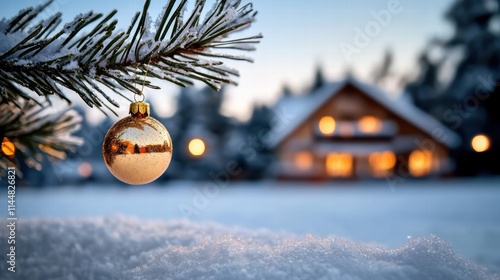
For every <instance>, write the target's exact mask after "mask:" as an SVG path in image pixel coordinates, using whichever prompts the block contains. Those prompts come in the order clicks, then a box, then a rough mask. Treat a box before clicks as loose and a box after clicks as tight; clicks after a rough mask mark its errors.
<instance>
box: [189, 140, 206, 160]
mask: <svg viewBox="0 0 500 280" xmlns="http://www.w3.org/2000/svg"><path fill="white" fill-rule="evenodd" d="M188 150H189V153H191V155H193V156H195V157H199V156H202V155H203V154H204V153H205V142H203V140H201V139H200V138H194V139H191V141H189V144H188Z"/></svg>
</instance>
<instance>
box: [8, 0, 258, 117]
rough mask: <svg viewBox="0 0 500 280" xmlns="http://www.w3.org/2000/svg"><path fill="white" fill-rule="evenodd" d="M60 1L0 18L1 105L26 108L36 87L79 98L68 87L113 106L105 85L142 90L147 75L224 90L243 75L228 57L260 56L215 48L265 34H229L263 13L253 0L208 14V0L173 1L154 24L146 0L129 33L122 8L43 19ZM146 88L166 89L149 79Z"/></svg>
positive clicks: (243, 45) (223, 3)
mask: <svg viewBox="0 0 500 280" xmlns="http://www.w3.org/2000/svg"><path fill="white" fill-rule="evenodd" d="M52 2H53V0H50V1H47V2H46V3H44V4H43V5H40V6H38V7H35V8H33V7H31V8H27V9H24V10H21V11H20V12H19V13H18V14H17V15H16V16H14V17H12V18H11V19H9V20H5V19H3V20H0V92H1V103H6V102H9V103H13V104H15V105H17V106H18V107H19V105H20V104H18V100H19V99H18V98H19V97H21V98H23V99H26V100H34V99H33V98H32V94H31V92H34V93H36V94H37V95H40V96H45V97H47V98H48V96H50V95H57V96H59V97H60V98H61V99H64V100H66V101H67V102H68V103H71V100H70V99H69V98H68V97H67V96H66V95H65V93H64V91H63V88H66V89H69V90H71V91H74V92H76V93H77V94H78V95H79V96H80V97H81V99H82V100H83V101H85V103H87V105H89V106H90V107H93V106H96V107H97V108H99V109H101V110H102V109H103V107H106V108H108V109H109V110H110V111H113V110H112V109H111V107H110V106H109V105H113V106H115V107H118V103H117V102H115V101H114V100H113V99H112V98H111V97H110V96H108V95H107V94H106V93H105V92H104V90H103V89H104V88H108V89H110V90H111V91H113V92H115V93H117V94H119V95H120V96H123V97H125V95H124V94H123V92H122V91H121V90H122V89H126V90H128V91H131V92H134V93H140V92H139V90H138V89H137V88H136V87H135V86H134V85H135V84H136V83H141V84H142V77H143V76H144V75H147V76H148V77H149V78H157V79H162V80H166V81H169V82H172V83H174V84H177V85H179V86H183V87H184V86H188V85H190V84H192V83H193V81H194V80H198V81H202V82H204V83H205V84H207V85H209V86H210V87H212V88H214V89H219V88H220V87H221V85H222V84H224V83H232V84H235V83H236V82H235V80H234V78H235V77H237V76H238V72H237V71H235V70H233V69H230V68H228V67H226V66H225V65H223V64H224V62H225V61H226V60H244V61H250V62H251V61H252V60H251V59H250V58H248V57H244V56H242V55H235V54H225V53H219V52H212V50H213V49H218V50H223V49H232V50H233V51H252V50H254V49H255V47H254V45H255V44H257V43H259V41H260V39H261V38H262V35H260V34H259V35H255V36H250V37H245V38H237V39H228V37H229V36H230V35H231V34H233V33H235V32H237V31H241V30H243V29H246V28H248V27H250V26H251V24H252V23H253V22H254V19H255V15H256V14H257V12H256V11H254V9H253V5H252V4H251V3H249V4H246V5H242V4H241V1H240V0H218V1H217V2H216V3H215V4H214V6H213V7H212V8H211V9H210V10H209V11H208V12H206V13H205V16H204V17H202V16H201V14H202V11H203V8H204V6H205V0H198V1H196V3H195V6H194V8H193V9H192V11H191V12H190V13H189V14H188V15H185V11H186V6H187V0H170V1H168V2H167V4H166V5H165V7H164V8H163V11H162V12H161V13H160V15H159V16H158V17H157V20H156V21H155V22H154V23H153V21H152V19H151V17H150V16H149V14H148V9H149V5H150V0H146V1H145V3H144V8H143V10H142V12H138V13H137V14H136V15H135V16H134V17H133V18H132V22H131V25H130V27H129V28H128V29H127V30H125V31H116V30H115V29H116V27H117V24H118V21H117V20H116V19H114V15H115V14H116V12H117V11H116V10H114V11H112V12H111V13H110V14H108V15H106V16H104V15H103V14H100V13H94V12H88V13H85V14H80V15H78V16H77V17H76V18H75V19H74V20H73V21H72V22H69V23H66V24H65V25H64V26H63V27H62V28H59V29H58V26H59V25H60V23H61V14H60V13H57V14H55V15H53V16H51V17H49V18H47V19H45V20H41V21H38V22H36V20H35V19H36V17H37V16H38V15H39V14H40V13H41V12H42V11H43V10H44V9H45V8H46V7H47V6H48V5H50V4H51V3H52ZM83 33H85V34H83ZM207 59H208V60H207ZM149 62H150V63H149ZM146 73H147V74H146ZM145 86H147V87H149V88H154V89H158V88H159V87H157V86H155V85H153V84H152V83H151V81H149V80H148V81H146V82H145ZM125 98H126V97H125ZM127 99H128V98H127ZM103 112H104V111H103Z"/></svg>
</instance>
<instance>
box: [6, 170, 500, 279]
mask: <svg viewBox="0 0 500 280" xmlns="http://www.w3.org/2000/svg"><path fill="white" fill-rule="evenodd" d="M205 186H206V184H205V183H191V182H177V183H172V184H170V185H168V186H167V187H162V188H158V187H154V186H151V187H126V188H123V187H120V186H93V187H66V188H48V189H43V190H37V189H22V188H20V189H18V193H17V197H16V198H17V211H18V216H19V222H20V225H19V227H18V233H17V234H18V240H19V247H18V248H19V249H18V252H17V255H18V259H17V260H18V272H17V274H16V276H17V278H14V279H498V274H497V275H493V273H494V272H497V273H498V272H499V271H500V239H499V238H498V237H499V236H500V178H496V179H495V178H493V179H483V180H461V181H457V180H450V181H441V182H435V181H412V182H411V181H407V182H404V183H402V184H400V185H397V186H396V187H395V188H390V187H388V186H387V184H386V183H385V182H365V183H333V184H329V185H314V186H307V185H305V184H298V183H296V184H289V183H277V184H275V183H270V182H267V183H258V184H255V185H254V184H251V183H239V184H235V185H231V186H230V187H227V188H223V189H217V188H206V189H205V188H204V187H205ZM212 186H213V185H212ZM4 200H5V201H4ZM4 200H0V209H6V200H7V199H4ZM0 215H2V216H4V215H3V213H2V212H0ZM186 215H189V219H185V218H186ZM132 216H134V217H135V218H131V217H132ZM103 217H104V218H103ZM0 223H2V224H0V226H1V227H2V228H4V224H5V219H4V218H2V220H1V221H0ZM5 235H6V232H5V230H1V231H0V240H6V236H5ZM409 236H411V238H409ZM449 246H451V247H449ZM451 248H452V249H451ZM0 249H1V251H2V252H5V251H6V250H7V249H6V242H0ZM3 255H4V256H5V254H3ZM468 260H470V261H472V262H469V261H468ZM473 263H475V264H478V265H479V266H476V265H475V264H473ZM482 267H484V268H487V270H484V269H483V268H482ZM5 271H6V262H4V261H2V262H0V273H1V274H0V279H10V278H5V277H7V276H9V277H10V276H12V275H10V274H6V273H5Z"/></svg>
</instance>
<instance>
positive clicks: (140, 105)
mask: <svg viewBox="0 0 500 280" xmlns="http://www.w3.org/2000/svg"><path fill="white" fill-rule="evenodd" d="M129 113H130V114H131V115H132V116H134V117H140V118H145V117H148V116H149V115H150V112H149V103H147V102H142V101H140V102H132V103H130V109H129Z"/></svg>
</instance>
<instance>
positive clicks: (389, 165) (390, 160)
mask: <svg viewBox="0 0 500 280" xmlns="http://www.w3.org/2000/svg"><path fill="white" fill-rule="evenodd" d="M368 162H369V163H370V168H371V170H372V172H373V175H374V176H376V177H383V176H385V175H386V174H387V173H389V171H391V170H392V169H393V168H394V166H395V165H396V155H394V153H393V152H391V151H385V152H380V153H373V154H371V155H370V157H369V158H368Z"/></svg>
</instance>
